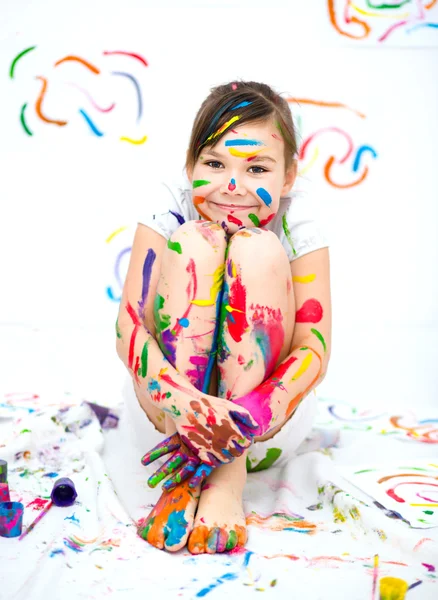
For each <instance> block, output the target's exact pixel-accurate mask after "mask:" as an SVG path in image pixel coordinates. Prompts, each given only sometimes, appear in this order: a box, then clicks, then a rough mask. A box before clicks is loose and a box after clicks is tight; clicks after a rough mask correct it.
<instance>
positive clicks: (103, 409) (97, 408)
mask: <svg viewBox="0 0 438 600" xmlns="http://www.w3.org/2000/svg"><path fill="white" fill-rule="evenodd" d="M85 404H88V406H89V407H90V408H91V410H92V411H93V412H94V414H95V415H96V417H97V418H98V419H99V423H100V425H101V427H102V429H115V428H116V427H117V425H118V424H119V417H118V416H117V415H115V414H114V413H112V412H111V409H109V408H108V407H107V406H101V405H100V404H95V403H94V402H85Z"/></svg>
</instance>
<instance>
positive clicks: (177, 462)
mask: <svg viewBox="0 0 438 600" xmlns="http://www.w3.org/2000/svg"><path fill="white" fill-rule="evenodd" d="M186 460H187V454H184V453H183V452H175V454H173V456H171V457H170V458H169V460H168V461H167V462H165V463H164V465H163V466H162V467H160V468H159V469H158V470H157V471H155V473H154V474H153V475H152V476H151V477H149V479H148V486H149V487H151V488H154V487H156V486H157V485H158V484H159V483H160V481H162V480H163V479H164V478H165V477H167V476H168V475H171V474H172V473H174V472H175V471H176V470H177V469H179V468H180V466H181V465H182V464H184V463H185V462H186Z"/></svg>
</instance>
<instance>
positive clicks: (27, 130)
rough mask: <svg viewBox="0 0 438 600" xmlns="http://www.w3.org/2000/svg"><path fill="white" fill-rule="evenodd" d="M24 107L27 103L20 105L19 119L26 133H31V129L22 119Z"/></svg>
mask: <svg viewBox="0 0 438 600" xmlns="http://www.w3.org/2000/svg"><path fill="white" fill-rule="evenodd" d="M26 107H27V103H26V104H23V106H22V107H21V113H20V121H21V124H22V126H23V129H24V131H25V132H26V133H27V135H33V133H32V132H31V130H30V129H29V127H28V126H27V124H26V121H25V120H24V111H25V110H26Z"/></svg>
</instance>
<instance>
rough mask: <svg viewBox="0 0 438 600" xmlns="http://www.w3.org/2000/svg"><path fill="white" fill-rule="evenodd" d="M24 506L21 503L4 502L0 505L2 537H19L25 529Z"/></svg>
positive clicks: (0, 530)
mask: <svg viewBox="0 0 438 600" xmlns="http://www.w3.org/2000/svg"><path fill="white" fill-rule="evenodd" d="M23 512H24V506H23V505H22V504H21V502H2V503H1V504H0V536H1V537H7V538H11V537H17V536H19V535H21V528H22V527H23Z"/></svg>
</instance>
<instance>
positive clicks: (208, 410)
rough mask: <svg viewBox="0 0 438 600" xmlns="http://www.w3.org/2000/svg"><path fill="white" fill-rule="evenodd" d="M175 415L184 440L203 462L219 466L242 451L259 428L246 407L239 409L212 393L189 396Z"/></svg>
mask: <svg viewBox="0 0 438 600" xmlns="http://www.w3.org/2000/svg"><path fill="white" fill-rule="evenodd" d="M183 408H184V410H182V411H180V415H178V416H175V417H173V420H174V422H175V426H176V428H177V430H178V433H179V434H180V436H181V441H183V442H184V443H185V445H186V446H187V447H188V448H190V449H191V450H192V452H193V453H194V454H195V456H197V457H198V458H199V459H200V460H201V461H202V462H203V463H206V464H207V465H211V466H213V467H218V466H219V465H221V464H223V463H228V462H231V461H232V460H234V459H235V458H237V457H238V456H240V455H241V454H243V452H244V451H245V450H246V449H247V448H249V446H250V445H251V444H252V441H253V437H254V435H255V432H256V431H257V429H258V425H257V423H256V421H255V420H254V419H253V418H252V416H251V414H250V413H249V412H248V411H247V410H246V408H243V407H239V408H237V409H236V407H235V406H234V404H232V403H230V401H229V400H224V399H223V398H216V397H214V396H209V397H208V398H206V397H205V396H204V397H202V398H201V399H200V400H188V401H187V405H186V406H184V407H183Z"/></svg>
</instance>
